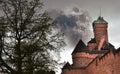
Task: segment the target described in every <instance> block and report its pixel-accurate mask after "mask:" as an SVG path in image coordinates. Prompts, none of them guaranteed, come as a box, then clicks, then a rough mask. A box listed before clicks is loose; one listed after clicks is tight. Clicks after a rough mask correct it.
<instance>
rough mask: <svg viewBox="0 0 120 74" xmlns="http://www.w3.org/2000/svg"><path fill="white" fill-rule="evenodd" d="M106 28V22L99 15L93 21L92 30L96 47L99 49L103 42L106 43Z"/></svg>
mask: <svg viewBox="0 0 120 74" xmlns="http://www.w3.org/2000/svg"><path fill="white" fill-rule="evenodd" d="M107 28H108V23H107V22H106V21H105V20H104V19H103V17H101V16H99V17H98V19H97V20H95V21H94V22H93V32H94V37H95V40H96V44H97V48H98V49H100V47H101V46H102V45H103V43H104V44H108V32H107Z"/></svg>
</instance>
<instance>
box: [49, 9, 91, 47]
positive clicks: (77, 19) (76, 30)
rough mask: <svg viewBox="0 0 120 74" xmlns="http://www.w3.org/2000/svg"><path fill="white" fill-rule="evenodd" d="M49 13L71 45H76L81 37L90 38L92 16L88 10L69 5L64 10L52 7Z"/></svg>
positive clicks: (83, 38) (84, 39)
mask: <svg viewBox="0 0 120 74" xmlns="http://www.w3.org/2000/svg"><path fill="white" fill-rule="evenodd" d="M48 13H49V15H50V16H51V17H52V18H53V19H54V20H55V21H56V22H57V24H58V28H59V29H60V30H61V31H62V32H63V33H64V34H65V36H66V38H67V39H68V41H69V43H70V44H71V45H76V43H77V42H78V41H79V40H80V39H82V40H83V41H86V40H87V39H88V38H89V36H90V34H91V32H90V21H91V17H90V15H89V13H88V12H87V11H86V10H83V9H80V8H77V7H71V8H70V7H69V8H66V9H64V10H56V9H51V10H49V11H48Z"/></svg>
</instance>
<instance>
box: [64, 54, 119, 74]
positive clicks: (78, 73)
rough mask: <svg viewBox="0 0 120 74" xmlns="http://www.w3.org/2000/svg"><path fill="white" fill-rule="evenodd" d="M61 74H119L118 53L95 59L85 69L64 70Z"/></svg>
mask: <svg viewBox="0 0 120 74" xmlns="http://www.w3.org/2000/svg"><path fill="white" fill-rule="evenodd" d="M63 74H120V52H119V53H117V54H114V53H112V52H109V53H107V54H106V55H105V56H103V57H101V58H96V59H95V60H94V61H93V62H91V63H90V64H89V65H88V67H87V68H86V69H83V70H81V69H64V70H63Z"/></svg>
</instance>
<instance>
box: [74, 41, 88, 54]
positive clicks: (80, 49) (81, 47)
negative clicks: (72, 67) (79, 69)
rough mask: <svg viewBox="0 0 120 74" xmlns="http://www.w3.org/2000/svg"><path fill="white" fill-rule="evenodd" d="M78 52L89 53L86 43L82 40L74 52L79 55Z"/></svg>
mask: <svg viewBox="0 0 120 74" xmlns="http://www.w3.org/2000/svg"><path fill="white" fill-rule="evenodd" d="M77 52H89V49H88V47H87V46H86V45H85V44H84V42H83V41H82V40H80V41H79V42H78V44H77V46H76V47H75V49H74V50H73V52H72V54H73V53H77Z"/></svg>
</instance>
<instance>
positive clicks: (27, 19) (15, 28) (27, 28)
mask: <svg viewBox="0 0 120 74" xmlns="http://www.w3.org/2000/svg"><path fill="white" fill-rule="evenodd" d="M0 5H1V12H2V15H3V16H1V18H0V25H1V26H0V28H1V30H0V31H1V33H2V34H1V35H0V39H1V40H0V41H1V47H0V48H1V49H0V65H1V67H0V70H1V71H3V72H7V73H11V74H16V73H18V74H33V73H34V72H35V71H39V70H49V69H50V65H54V64H56V61H54V60H52V59H51V57H50V53H49V52H50V51H55V52H58V51H60V48H61V47H62V46H63V45H64V41H63V37H62V35H63V34H62V33H60V32H59V31H58V30H57V29H56V30H53V29H54V28H56V24H55V23H54V21H53V20H52V19H51V18H50V17H49V16H48V14H47V13H46V12H43V10H42V6H43V3H42V2H41V1H40V0H3V1H1V4H0Z"/></svg>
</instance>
